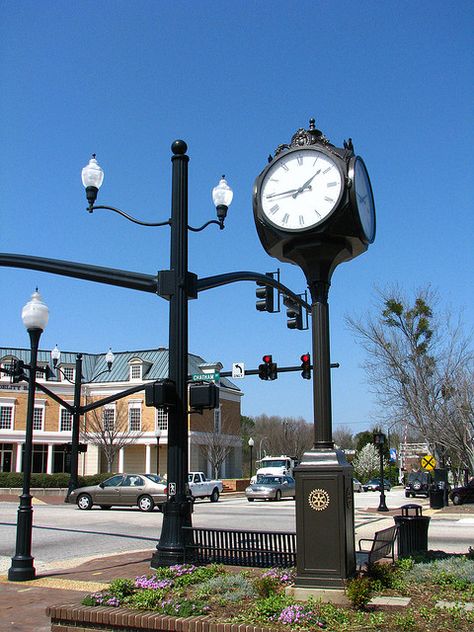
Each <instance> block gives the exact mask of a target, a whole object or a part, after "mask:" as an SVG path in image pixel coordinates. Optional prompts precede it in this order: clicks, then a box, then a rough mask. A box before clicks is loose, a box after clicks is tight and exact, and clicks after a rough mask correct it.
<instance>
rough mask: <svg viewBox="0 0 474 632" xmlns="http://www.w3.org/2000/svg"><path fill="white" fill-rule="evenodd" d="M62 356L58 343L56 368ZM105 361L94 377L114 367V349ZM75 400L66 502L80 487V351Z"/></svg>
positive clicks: (75, 377) (77, 357)
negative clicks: (105, 367)
mask: <svg viewBox="0 0 474 632" xmlns="http://www.w3.org/2000/svg"><path fill="white" fill-rule="evenodd" d="M60 357H61V352H60V350H59V349H58V346H57V345H56V346H55V347H54V349H53V350H52V351H51V359H52V361H53V367H54V368H55V369H57V368H58V362H59V359H60ZM105 361H106V362H107V369H106V370H105V371H101V372H100V373H98V374H97V375H96V376H94V377H93V378H92V380H95V379H96V378H97V377H99V375H102V374H103V373H110V370H111V369H112V364H113V361H114V354H113V353H112V350H111V349H109V350H108V351H107V353H106V354H105ZM59 371H60V372H61V374H62V375H63V376H64V377H65V378H66V379H67V380H68V382H71V380H69V379H68V378H67V377H66V375H65V374H64V373H63V372H62V371H61V369H59ZM71 384H74V401H73V413H72V434H71V466H70V474H71V475H70V477H69V485H68V490H67V494H66V498H65V499H64V501H65V502H68V501H69V496H70V494H71V492H72V491H74V490H75V489H77V488H78V487H79V482H78V479H77V477H78V469H79V439H80V421H81V387H82V384H83V382H82V353H78V354H77V355H76V366H75V369H74V382H71Z"/></svg>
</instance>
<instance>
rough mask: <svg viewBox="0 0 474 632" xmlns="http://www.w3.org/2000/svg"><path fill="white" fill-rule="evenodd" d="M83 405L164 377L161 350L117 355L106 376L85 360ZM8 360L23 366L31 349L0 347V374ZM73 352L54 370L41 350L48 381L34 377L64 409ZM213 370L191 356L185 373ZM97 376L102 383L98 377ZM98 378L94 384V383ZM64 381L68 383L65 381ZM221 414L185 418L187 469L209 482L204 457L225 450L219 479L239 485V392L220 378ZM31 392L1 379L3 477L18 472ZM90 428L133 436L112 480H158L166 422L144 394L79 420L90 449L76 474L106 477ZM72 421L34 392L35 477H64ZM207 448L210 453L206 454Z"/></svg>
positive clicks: (97, 363)
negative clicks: (117, 429) (130, 476)
mask: <svg viewBox="0 0 474 632" xmlns="http://www.w3.org/2000/svg"><path fill="white" fill-rule="evenodd" d="M82 356H83V368H82V386H81V400H82V402H81V403H82V404H85V403H91V402H92V401H94V400H98V399H102V398H104V397H108V396H110V395H114V394H117V393H119V392H121V391H124V390H126V389H127V388H130V387H131V386H134V385H135V384H140V383H142V384H143V385H145V384H146V383H149V382H153V381H155V380H157V379H161V378H165V377H167V373H168V350H167V349H163V348H159V349H151V350H143V351H124V352H114V362H113V365H112V368H111V370H110V372H109V371H107V364H106V360H105V354H87V353H85V354H82ZM12 359H18V360H22V361H24V362H25V363H26V364H28V362H29V359H30V351H29V349H13V348H10V349H9V348H5V347H0V368H1V367H2V366H9V365H10V363H11V361H12ZM75 362H76V353H75V352H62V353H61V358H60V361H59V364H58V367H59V369H60V371H59V370H56V371H55V370H54V369H53V365H52V360H51V352H50V351H47V350H40V351H39V353H38V365H39V366H41V367H46V365H49V367H50V368H51V370H52V373H53V375H52V376H50V377H48V378H46V377H45V376H42V375H41V374H38V378H37V379H38V381H43V383H44V384H45V386H47V387H48V388H49V389H50V390H51V391H53V392H54V393H56V394H57V395H59V396H60V397H61V398H62V399H63V400H65V401H67V402H68V403H71V404H72V403H73V396H74V385H73V383H74V381H75V377H76V376H75ZM215 366H216V365H213V364H209V363H206V362H205V360H204V359H203V358H201V357H199V356H196V355H192V354H190V355H189V358H188V373H189V375H193V374H196V373H203V372H204V373H205V372H212V373H213V371H214V368H215ZM99 374H100V375H99ZM95 376H97V377H95ZM68 380H69V381H68ZM219 387H220V388H219V399H220V406H219V408H217V409H215V410H207V411H204V413H203V414H202V415H201V414H198V413H190V414H189V415H188V431H189V469H190V470H202V471H204V472H205V473H206V474H208V475H212V474H213V471H212V467H211V463H210V462H209V459H208V458H207V454H206V453H207V452H208V451H209V448H210V446H211V444H212V442H214V441H215V442H218V443H220V444H225V446H226V452H228V454H227V455H226V458H225V460H224V462H223V464H222V466H221V468H220V476H221V477H223V478H224V477H225V478H234V477H240V476H241V474H242V442H241V439H240V399H241V396H242V392H241V391H240V389H238V388H237V387H236V386H235V385H234V384H232V382H230V381H229V380H227V379H225V378H222V379H221V380H220V384H219ZM27 394H28V384H27V383H26V382H20V383H18V384H12V383H11V378H10V376H8V375H6V374H4V373H2V372H1V371H0V472H21V471H22V456H23V450H24V440H25V424H26V407H27ZM93 414H95V420H94V424H97V422H99V423H102V424H117V423H118V422H119V420H120V423H122V424H124V425H123V430H124V433H125V432H126V433H128V434H129V435H130V443H129V444H127V445H125V446H124V447H122V448H121V449H120V450H119V452H118V453H117V454H116V456H115V459H114V462H113V466H112V471H114V472H126V471H129V472H131V471H134V472H155V471H156V463H157V438H156V430H157V429H159V430H160V431H161V434H160V437H159V450H160V452H159V469H160V473H161V474H165V473H166V471H167V447H168V415H167V413H166V411H165V410H163V409H155V408H150V407H147V406H145V394H144V391H139V392H137V393H134V394H133V395H129V396H127V397H126V398H124V399H122V400H119V401H117V402H114V403H113V404H109V405H107V406H105V407H103V408H99V409H97V411H96V412H95V413H94V412H89V413H87V414H86V415H84V417H83V418H81V442H82V441H85V442H87V444H88V446H87V452H85V453H81V454H80V455H79V474H80V475H85V474H95V473H97V472H104V471H107V463H106V460H105V458H104V451H103V450H102V449H101V447H100V445H93V443H92V439H91V436H90V435H89V439H88V437H87V433H85V431H87V430H88V428H89V430H90V429H91V427H92V424H93V420H92V419H91V417H90V416H91V415H93ZM71 431H72V415H71V413H70V412H69V411H68V410H67V409H66V408H64V407H62V406H61V405H60V404H59V403H57V402H56V401H55V400H53V399H52V398H50V397H49V396H48V395H46V394H45V393H43V392H42V391H40V390H38V389H37V391H36V396H35V410H34V417H33V465H32V471H33V472H35V473H36V472H44V473H51V474H52V473H55V472H67V471H68V470H69V458H70V457H69V454H68V446H67V444H68V443H70V441H71ZM206 446H207V448H206Z"/></svg>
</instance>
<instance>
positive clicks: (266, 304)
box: [255, 273, 274, 313]
mask: <svg viewBox="0 0 474 632" xmlns="http://www.w3.org/2000/svg"><path fill="white" fill-rule="evenodd" d="M267 276H271V277H272V278H273V275H272V274H271V273H270V274H269V275H268V274H267ZM255 295H256V297H257V299H258V300H257V302H256V303H255V307H256V308H257V310H258V311H259V312H270V313H271V312H273V311H274V309H273V308H274V305H273V288H272V287H270V286H269V285H264V284H263V283H257V289H256V290H255Z"/></svg>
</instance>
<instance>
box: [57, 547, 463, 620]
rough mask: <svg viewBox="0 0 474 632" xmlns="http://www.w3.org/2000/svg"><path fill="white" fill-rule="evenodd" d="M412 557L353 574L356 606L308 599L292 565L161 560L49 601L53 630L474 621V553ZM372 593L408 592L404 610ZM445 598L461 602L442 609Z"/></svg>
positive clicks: (352, 596) (351, 596)
mask: <svg viewBox="0 0 474 632" xmlns="http://www.w3.org/2000/svg"><path fill="white" fill-rule="evenodd" d="M424 562H425V564H424V565H421V564H420V565H418V564H415V562H414V561H413V560H402V561H401V562H400V563H397V564H394V565H391V564H381V565H377V566H376V567H374V568H373V569H372V571H371V575H369V576H367V577H360V578H356V579H354V580H352V581H351V582H349V584H348V588H347V595H348V597H349V599H350V600H351V602H352V604H353V607H352V608H343V607H338V606H335V605H333V604H328V603H322V602H319V601H315V600H311V599H310V600H308V601H307V602H304V603H301V602H296V601H295V600H294V599H293V598H292V597H289V596H288V595H287V594H286V592H285V587H287V586H288V585H290V584H291V583H292V581H293V578H294V573H293V571H292V570H281V569H270V570H266V571H261V570H256V569H247V570H239V569H236V568H234V569H229V567H227V568H226V567H224V566H222V565H218V564H212V565H209V566H202V567H195V566H192V565H177V566H172V567H169V568H168V567H167V568H160V569H157V570H156V571H155V573H154V574H153V575H143V576H139V577H136V578H135V579H134V580H131V579H117V580H114V581H113V582H112V583H111V584H110V586H109V588H108V589H107V590H104V591H101V592H96V593H92V594H91V595H88V596H87V597H86V598H85V599H84V601H83V605H82V606H79V607H78V606H75V607H74V606H68V607H63V608H50V609H49V614H50V616H51V620H52V630H53V632H66V631H68V632H72V630H73V629H74V628H73V627H72V626H73V625H74V626H76V628H75V629H76V630H77V627H81V628H84V630H85V629H87V630H88V631H89V630H90V632H92V631H96V630H108V631H110V630H113V631H120V630H122V631H124V630H127V632H128V631H131V630H133V632H136V631H138V630H163V631H165V630H167V631H169V630H176V631H178V630H180V631H182V632H242V631H245V632H293V631H298V632H303V631H305V632H315V631H317V630H326V631H327V632H342V631H348V632H349V631H350V632H355V631H358V630H364V631H365V632H368V631H370V630H373V631H378V632H382V631H383V632H385V631H386V632H388V631H390V632H394V631H396V630H413V631H417V632H425V631H426V632H428V631H429V632H433V631H434V630H446V631H448V630H456V632H471V631H472V630H473V629H474V612H469V611H467V610H465V609H463V607H462V602H467V601H472V600H474V561H473V560H469V558H468V557H467V556H458V557H457V558H455V562H454V563H453V560H452V559H451V560H445V561H443V560H436V561H435V562H434V563H432V562H433V560H431V561H428V562H427V560H424ZM374 594H379V595H381V594H385V595H404V596H410V598H411V599H412V603H411V604H410V606H409V607H408V608H404V609H403V610H395V611H394V610H393V609H392V610H391V611H388V610H387V609H383V608H379V607H377V608H376V607H372V606H370V602H369V600H370V598H371V596H374ZM439 599H447V600H449V599H453V600H454V601H456V602H457V605H456V607H453V608H451V609H449V608H448V609H444V610H442V609H438V608H437V607H435V606H436V603H437V600H439Z"/></svg>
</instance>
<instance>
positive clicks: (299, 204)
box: [259, 148, 344, 232]
mask: <svg viewBox="0 0 474 632" xmlns="http://www.w3.org/2000/svg"><path fill="white" fill-rule="evenodd" d="M343 189H344V180H343V176H342V173H341V171H340V168H339V166H338V165H337V163H336V162H335V160H333V159H332V157H331V156H330V155H328V154H327V153H324V152H322V151H319V150H318V149H313V148H301V149H296V150H291V151H289V152H287V153H285V154H283V155H282V156H281V157H279V158H277V159H275V160H274V161H273V162H272V163H271V164H270V167H269V169H268V171H267V173H266V174H265V176H264V178H263V181H262V184H261V187H260V192H259V203H260V206H261V209H262V212H263V215H264V216H265V219H266V220H268V222H269V223H270V224H273V225H274V226H277V227H278V228H280V229H282V230H285V231H292V232H293V231H295V232H301V231H305V230H308V229H310V228H313V227H314V226H316V225H317V224H320V223H321V222H323V221H325V220H326V219H327V218H328V217H329V215H330V214H331V213H332V211H333V210H334V209H335V208H337V206H338V204H339V201H340V199H341V196H342V193H343Z"/></svg>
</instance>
